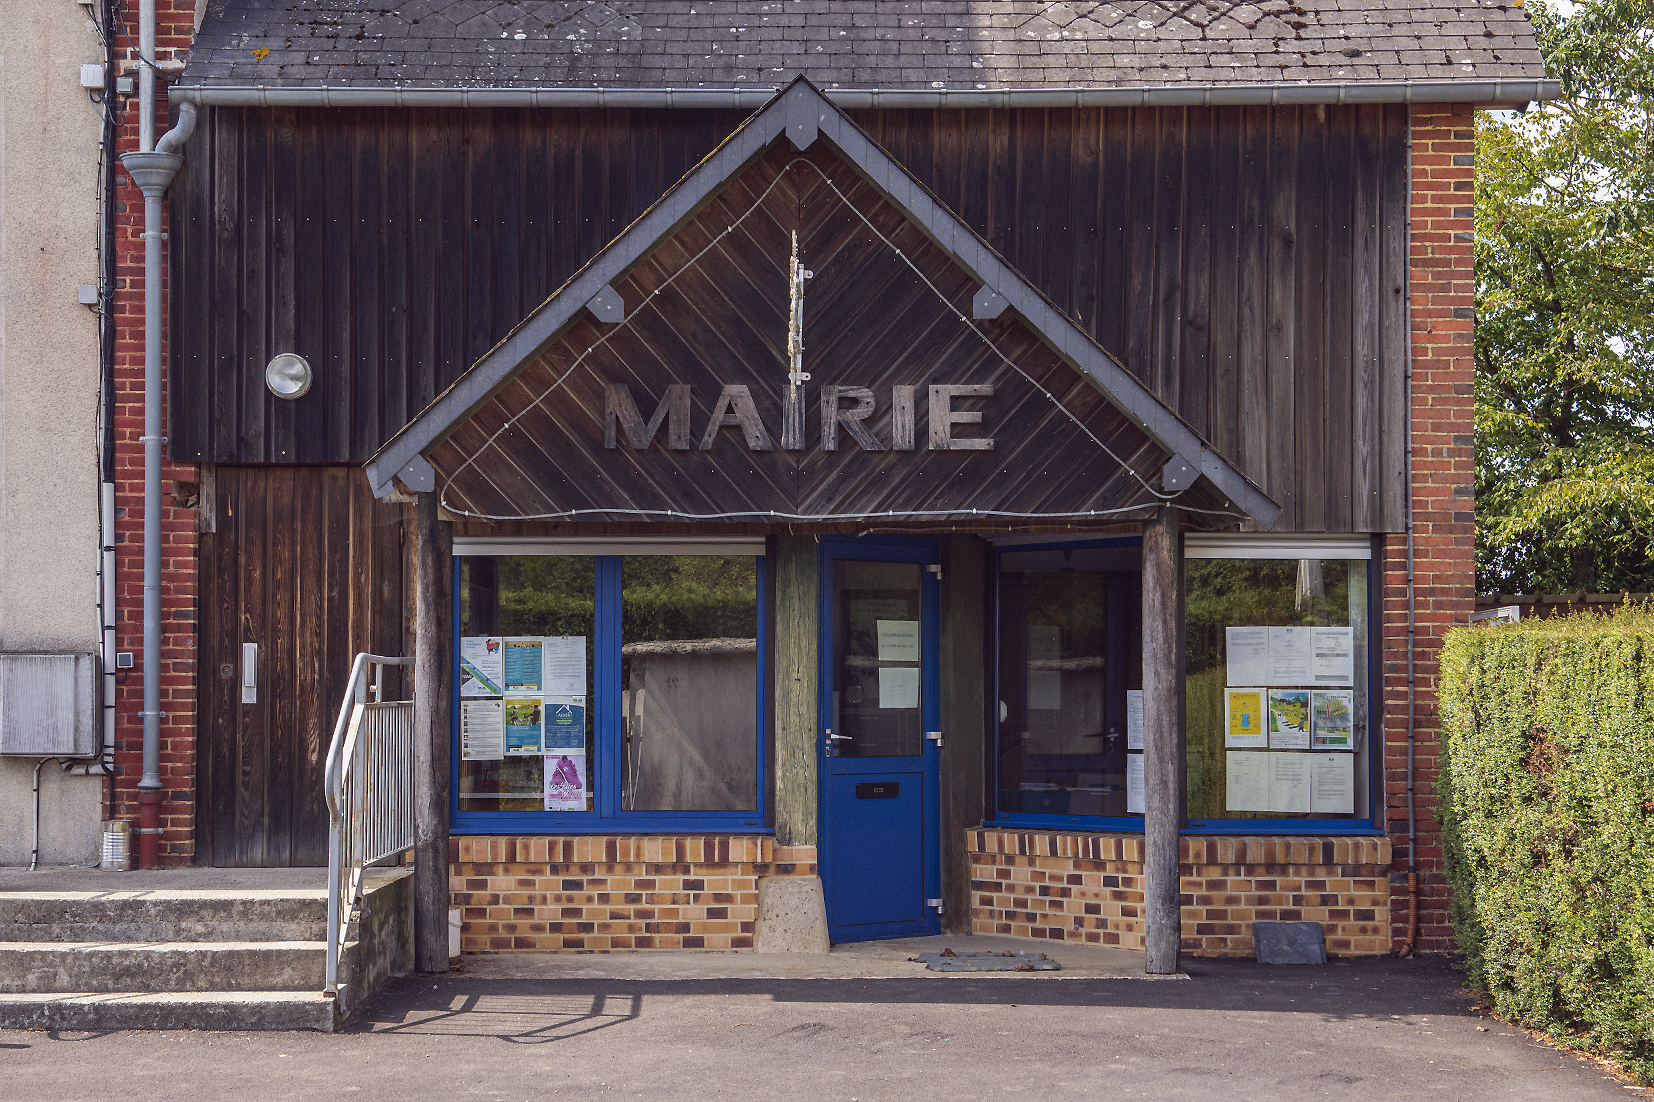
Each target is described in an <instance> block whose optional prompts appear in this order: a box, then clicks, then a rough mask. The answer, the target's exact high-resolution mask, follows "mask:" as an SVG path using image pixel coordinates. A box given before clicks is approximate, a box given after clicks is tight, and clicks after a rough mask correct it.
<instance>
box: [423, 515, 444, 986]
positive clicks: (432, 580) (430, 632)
mask: <svg viewBox="0 0 1654 1102" xmlns="http://www.w3.org/2000/svg"><path fill="white" fill-rule="evenodd" d="M416 527H417V529H418V535H417V544H416V551H415V563H416V565H415V590H414V967H415V968H416V969H418V970H419V971H421V972H446V971H447V970H448V900H449V893H448V786H449V778H448V772H449V745H448V743H449V737H450V736H449V716H448V698H449V679H450V678H451V676H452V670H451V669H450V656H449V653H448V651H449V649H450V648H449V635H450V630H451V625H450V624H449V623H448V616H449V609H450V607H451V601H450V596H449V586H450V584H451V579H452V577H453V540H452V533H451V531H450V529H449V526H448V525H447V524H445V523H443V522H442V521H440V520H438V519H437V497H436V494H434V493H422V494H420V495H419V519H418V521H417V524H416Z"/></svg>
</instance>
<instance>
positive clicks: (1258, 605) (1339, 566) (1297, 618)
mask: <svg viewBox="0 0 1654 1102" xmlns="http://www.w3.org/2000/svg"><path fill="white" fill-rule="evenodd" d="M1365 566H1366V564H1365V563H1363V562H1358V561H1356V562H1352V561H1346V560H1339V559H1304V560H1302V561H1299V560H1295V559H1190V560H1189V562H1188V567H1187V579H1188V580H1187V586H1186V589H1185V596H1184V623H1185V625H1186V632H1187V636H1188V638H1187V647H1188V663H1189V672H1190V673H1196V672H1200V671H1204V670H1209V669H1212V668H1213V667H1214V666H1222V665H1223V664H1224V660H1225V655H1226V651H1225V648H1224V633H1223V629H1224V628H1226V627H1240V626H1263V625H1268V626H1272V627H1293V626H1297V625H1312V624H1319V625H1345V624H1348V623H1349V622H1350V574H1351V572H1352V567H1353V568H1355V569H1364V568H1365Z"/></svg>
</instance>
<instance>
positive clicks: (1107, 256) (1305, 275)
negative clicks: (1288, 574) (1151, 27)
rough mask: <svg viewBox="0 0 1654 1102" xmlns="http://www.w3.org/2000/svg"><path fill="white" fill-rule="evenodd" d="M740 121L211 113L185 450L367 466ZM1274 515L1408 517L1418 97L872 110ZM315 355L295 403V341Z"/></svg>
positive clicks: (182, 233)
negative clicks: (1408, 342) (282, 359)
mask: <svg viewBox="0 0 1654 1102" xmlns="http://www.w3.org/2000/svg"><path fill="white" fill-rule="evenodd" d="M741 117H742V116H741V114H740V113H735V112H700V111H644V110H631V111H628V110H611V111H551V110H530V109H523V110H507V109H501V110H468V111H462V110H437V109H420V110H397V109H389V108H383V109H381V108H375V109H359V110H342V109H334V110H298V109H289V108H278V109H269V110H257V109H250V108H249V109H239V108H214V109H209V110H207V111H206V112H204V119H203V124H202V126H201V128H200V130H199V131H198V136H197V137H196V138H195V139H194V140H193V141H192V143H191V148H190V155H189V158H188V161H187V163H186V167H185V169H184V171H183V173H182V174H181V175H180V178H179V181H178V182H177V183H176V184H175V185H174V187H173V189H172V197H173V200H172V201H173V204H174V206H173V236H172V250H173V261H174V264H173V272H174V274H175V279H176V280H177V291H176V294H177V297H176V300H175V306H174V309H173V330H172V348H173V350H174V351H173V356H172V370H173V380H174V382H173V386H172V390H171V401H172V418H173V419H172V428H171V439H172V448H173V454H174V455H175V456H176V457H177V458H179V459H181V460H184V461H204V462H220V463H324V462H352V463H359V462H362V461H363V460H365V459H367V458H368V457H369V456H370V455H371V454H372V453H373V451H374V449H375V448H377V447H378V445H379V444H380V443H381V442H382V441H383V440H384V439H386V438H387V437H388V436H389V435H390V434H392V433H394V432H395V431H396V430H397V429H399V428H400V427H401V426H402V425H403V424H405V423H406V422H407V421H408V420H409V419H410V418H411V417H412V416H413V415H415V414H417V413H418V412H419V410H420V409H422V408H423V407H424V406H425V405H426V403H428V402H429V401H430V400H431V399H432V398H433V397H434V396H435V395H436V394H437V393H439V392H440V391H441V390H442V389H443V388H444V387H446V386H447V385H448V384H449V383H451V382H452V381H453V379H454V378H455V377H457V376H458V374H459V373H460V372H461V371H463V370H464V369H465V368H466V367H467V366H469V365H470V364H471V363H473V362H474V361H475V360H476V359H477V358H478V357H479V356H481V355H482V353H484V352H485V351H486V350H487V349H488V348H489V347H491V346H492V345H493V344H494V343H495V342H497V341H498V340H499V339H500V338H501V337H503V336H504V335H505V334H506V333H507V332H508V331H509V330H510V329H511V327H512V326H514V325H515V324H516V323H517V322H518V321H520V320H521V319H522V317H523V316H524V315H525V314H526V313H528V312H529V311H530V310H531V309H533V308H534V306H536V305H538V304H539V303H540V302H542V301H543V300H544V299H545V298H546V296H547V295H549V294H550V293H551V292H552V291H553V290H555V289H556V287H557V286H559V285H560V284H561V283H562V282H563V281H564V280H566V279H567V278H568V277H569V276H570V275H571V274H573V272H574V271H576V270H577V269H578V268H579V266H580V265H581V264H582V263H583V262H584V261H585V260H586V259H587V258H588V257H590V256H591V255H592V254H593V253H594V252H596V251H597V250H598V249H599V248H601V247H602V246H603V245H604V244H606V243H607V242H608V241H609V240H611V239H612V238H613V237H614V236H615V235H616V234H617V233H619V231H620V230H621V229H623V228H624V227H625V225H626V224H627V223H629V222H630V221H631V220H632V219H633V218H635V217H637V215H639V214H640V213H642V212H643V210H645V209H646V208H647V207H648V205H649V204H650V203H652V202H653V201H654V200H655V199H657V198H658V197H659V196H660V195H661V194H662V193H663V192H664V191H665V190H666V189H667V188H668V187H669V186H671V184H672V183H673V182H675V181H676V180H677V179H678V178H679V177H680V176H681V175H682V174H683V173H684V172H686V171H687V170H688V169H689V168H691V167H692V166H693V165H694V164H695V163H696V162H697V161H698V160H699V159H700V158H701V157H703V156H704V155H705V154H706V153H707V152H709V151H710V150H711V149H712V148H713V147H714V146H716V144H717V143H718V142H719V141H721V140H722V139H723V138H724V137H725V136H727V134H728V133H729V132H730V131H731V130H732V129H734V127H735V126H736V125H738V123H739V122H740V119H741ZM855 117H856V121H857V122H858V123H860V124H861V125H862V126H864V127H866V128H867V129H868V130H869V132H870V133H871V134H872V135H873V137H874V138H875V139H876V140H877V141H878V142H879V143H880V144H881V145H883V146H884V147H885V148H886V149H888V150H889V151H890V153H891V154H892V155H893V156H894V157H895V158H896V159H897V160H898V161H900V162H901V163H903V164H904V165H906V166H907V167H908V169H909V170H910V171H912V172H913V173H914V174H915V175H916V176H917V177H918V178H919V179H920V180H921V181H923V182H924V183H925V184H926V185H927V186H928V187H930V188H931V189H932V190H933V191H934V192H936V194H937V195H938V196H939V197H940V198H941V200H942V201H943V202H944V203H946V204H947V205H948V206H950V207H952V208H953V209H954V210H956V211H957V212H959V214H960V215H961V216H962V217H963V218H964V220H965V221H966V222H967V223H969V224H970V225H971V226H972V227H973V228H974V229H976V230H977V231H978V232H979V233H981V234H982V235H983V236H984V237H985V238H986V239H987V240H988V241H989V242H990V243H991V244H992V245H993V246H994V247H995V248H996V249H997V250H998V251H999V252H1000V253H1001V254H1002V255H1004V256H1005V257H1006V258H1007V259H1008V260H1009V261H1010V262H1011V263H1012V264H1013V265H1015V266H1016V267H1017V268H1018V269H1019V270H1021V271H1022V272H1023V273H1025V274H1026V275H1027V276H1028V277H1029V279H1030V280H1031V281H1032V282H1033V283H1034V284H1035V285H1036V286H1037V287H1039V288H1040V289H1041V290H1042V291H1044V292H1045V294H1047V295H1048V296H1049V297H1050V298H1051V299H1052V300H1053V301H1054V302H1055V303H1056V304H1057V305H1058V306H1059V307H1060V308H1062V309H1063V310H1064V311H1066V312H1067V313H1068V314H1069V315H1070V316H1072V317H1074V318H1075V319H1076V320H1078V321H1079V322H1080V323H1081V325H1083V326H1084V327H1085V328H1086V329H1087V331H1088V332H1090V333H1091V334H1092V335H1093V336H1094V337H1096V338H1097V340H1098V341H1099V342H1100V343H1101V344H1102V345H1103V346H1104V347H1105V348H1107V349H1109V351H1110V352H1112V353H1113V354H1114V355H1115V356H1117V357H1118V358H1120V360H1121V362H1122V363H1124V365H1125V366H1126V367H1127V368H1128V369H1129V370H1131V371H1132V372H1133V373H1135V374H1136V375H1137V376H1138V377H1139V378H1140V379H1142V380H1143V381H1144V382H1145V383H1146V384H1147V385H1148V386H1149V387H1150V388H1151V389H1152V390H1153V391H1154V392H1155V393H1156V394H1157V395H1159V396H1160V398H1161V399H1162V400H1163V401H1165V402H1166V403H1167V404H1168V405H1170V406H1171V407H1172V408H1174V409H1176V410H1177V411H1178V412H1179V413H1180V414H1181V415H1182V416H1183V417H1184V418H1185V419H1186V420H1188V421H1189V422H1190V423H1191V424H1192V425H1193V426H1194V427H1195V428H1196V429H1197V430H1198V431H1199V432H1201V433H1202V434H1203V435H1205V436H1206V437H1207V438H1208V439H1209V440H1211V441H1212V443H1213V444H1214V446H1216V447H1217V449H1218V450H1219V451H1221V452H1222V453H1223V454H1224V455H1226V456H1228V457H1229V458H1230V459H1231V460H1233V461H1234V462H1235V463H1236V464H1237V465H1238V466H1239V467H1240V468H1241V470H1243V471H1244V472H1246V473H1247V474H1248V475H1249V476H1250V477H1252V478H1253V479H1254V480H1255V481H1257V482H1258V483H1259V484H1260V485H1261V486H1263V488H1264V489H1265V490H1266V491H1267V492H1268V493H1269V494H1270V495H1271V496H1272V497H1274V498H1275V499H1276V500H1277V501H1279V502H1280V503H1281V504H1282V505H1283V506H1284V511H1283V514H1282V516H1281V519H1280V520H1279V521H1278V522H1277V524H1276V526H1275V527H1276V529H1277V530H1300V531H1386V530H1388V531H1393V530H1396V529H1398V528H1399V527H1400V526H1401V523H1402V502H1403V485H1402V480H1401V476H1402V445H1403V434H1404V423H1403V420H1402V415H1403V407H1402V377H1403V370H1404V360H1403V356H1404V354H1405V339H1406V331H1405V314H1404V303H1403V297H1404V295H1403V292H1404V288H1405V264H1406V255H1407V254H1406V247H1407V243H1406V203H1407V172H1406V169H1407V165H1406V147H1405V132H1406V119H1407V114H1406V108H1405V107H1401V106H1383V105H1365V106H1359V107H1303V108H1296V107H1293V108H1265V107H1246V108H1241V107H1233V108H1231V107H1223V108H1158V109H1134V108H1109V109H1082V110H1073V109H1060V110H1057V109H1053V110H1018V111H986V110H983V111H944V112H935V111H886V112H872V111H868V112H856V113H855ZM281 351H297V352H300V353H302V354H304V355H306V356H307V357H309V358H310V360H311V362H312V364H313V365H314V367H315V370H316V384H315V386H314V387H313V389H312V392H311V394H310V395H307V396H306V397H305V398H304V399H301V400H300V401H298V402H285V401H281V400H279V399H275V398H273V397H271V396H270V395H269V394H268V393H267V392H266V391H265V389H264V386H263V367H264V364H265V363H266V362H267V361H268V360H269V358H270V357H271V356H272V355H274V354H275V353H277V352H281Z"/></svg>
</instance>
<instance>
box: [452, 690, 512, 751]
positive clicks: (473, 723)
mask: <svg viewBox="0 0 1654 1102" xmlns="http://www.w3.org/2000/svg"><path fill="white" fill-rule="evenodd" d="M459 756H460V760H461V761H499V760H500V759H501V758H503V757H505V704H504V702H503V701H500V700H488V699H483V700H461V701H460V702H459Z"/></svg>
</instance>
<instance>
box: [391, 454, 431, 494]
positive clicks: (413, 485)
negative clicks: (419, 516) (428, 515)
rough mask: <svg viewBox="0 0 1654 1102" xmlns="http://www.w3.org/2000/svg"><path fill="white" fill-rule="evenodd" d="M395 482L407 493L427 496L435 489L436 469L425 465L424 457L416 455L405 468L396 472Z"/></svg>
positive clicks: (427, 464)
mask: <svg viewBox="0 0 1654 1102" xmlns="http://www.w3.org/2000/svg"><path fill="white" fill-rule="evenodd" d="M396 480H397V481H398V482H400V483H402V485H403V486H405V487H406V488H407V489H408V492H409V493H415V494H428V493H430V492H431V491H433V490H435V489H436V468H434V467H432V466H431V465H430V464H429V463H427V462H426V461H425V457H424V456H422V455H416V456H414V457H413V458H412V459H410V460H409V461H408V465H407V466H406V467H403V468H402V469H401V470H400V471H397V472H396Z"/></svg>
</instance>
